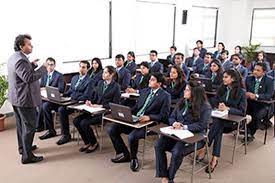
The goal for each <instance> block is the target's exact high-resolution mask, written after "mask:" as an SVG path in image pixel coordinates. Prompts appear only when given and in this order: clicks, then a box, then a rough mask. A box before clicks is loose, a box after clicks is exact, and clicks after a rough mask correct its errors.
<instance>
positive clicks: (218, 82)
mask: <svg viewBox="0 0 275 183" xmlns="http://www.w3.org/2000/svg"><path fill="white" fill-rule="evenodd" d="M205 77H206V78H211V77H212V72H211V70H209V71H208V72H207V73H205ZM222 82H223V73H222V72H220V73H217V75H216V77H215V79H214V81H213V82H212V86H213V87H214V88H217V87H219V86H220V85H221V84H222Z"/></svg>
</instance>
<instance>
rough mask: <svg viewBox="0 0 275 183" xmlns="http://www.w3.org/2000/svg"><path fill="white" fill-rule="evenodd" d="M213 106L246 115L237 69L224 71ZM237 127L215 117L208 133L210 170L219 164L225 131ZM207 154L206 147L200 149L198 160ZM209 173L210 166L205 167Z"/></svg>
mask: <svg viewBox="0 0 275 183" xmlns="http://www.w3.org/2000/svg"><path fill="white" fill-rule="evenodd" d="M211 104H212V107H213V108H217V110H219V111H228V113H229V114H234V115H240V116H245V111H246V107H247V101H246V97H245V90H244V89H243V88H242V85H241V79H240V75H239V74H238V72H237V71H235V70H233V69H231V70H227V71H225V72H224V75H223V84H222V85H221V86H220V87H219V89H218V91H217V95H216V96H215V97H214V98H212V101H211ZM235 129H236V125H234V123H231V122H228V121H225V120H222V119H218V118H213V124H212V125H211V127H210V131H209V133H208V138H209V144H208V146H209V147H210V146H211V144H212V143H214V145H213V152H212V155H213V156H212V160H211V162H210V171H211V172H213V171H214V170H215V168H216V167H217V165H218V158H219V157H220V153H221V146H222V137H223V132H229V131H233V130H235ZM204 156H205V151H204V149H203V150H201V151H199V153H198V156H197V160H198V161H201V160H203V158H204ZM205 171H206V172H207V173H208V167H207V168H206V169H205Z"/></svg>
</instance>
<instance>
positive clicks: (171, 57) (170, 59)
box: [166, 46, 177, 66]
mask: <svg viewBox="0 0 275 183" xmlns="http://www.w3.org/2000/svg"><path fill="white" fill-rule="evenodd" d="M176 51H177V47H176V46H171V47H170V55H168V56H167V58H166V60H167V62H168V63H167V65H168V66H169V65H173V64H175V54H176Z"/></svg>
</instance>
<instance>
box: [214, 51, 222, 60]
mask: <svg viewBox="0 0 275 183" xmlns="http://www.w3.org/2000/svg"><path fill="white" fill-rule="evenodd" d="M220 57H221V52H219V51H218V50H217V51H215V52H214V54H213V58H216V59H220Z"/></svg>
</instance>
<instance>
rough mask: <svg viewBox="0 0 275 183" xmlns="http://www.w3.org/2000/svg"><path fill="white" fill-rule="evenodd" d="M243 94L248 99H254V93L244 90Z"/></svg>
mask: <svg viewBox="0 0 275 183" xmlns="http://www.w3.org/2000/svg"><path fill="white" fill-rule="evenodd" d="M245 95H246V97H247V98H248V99H251V100H256V95H255V94H254V93H251V92H246V93H245Z"/></svg>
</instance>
